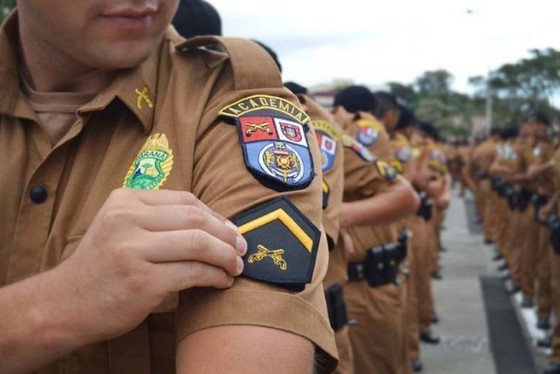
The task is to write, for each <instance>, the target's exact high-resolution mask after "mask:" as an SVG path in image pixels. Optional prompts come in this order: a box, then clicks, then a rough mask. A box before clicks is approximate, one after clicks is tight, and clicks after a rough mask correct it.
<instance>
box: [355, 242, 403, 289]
mask: <svg viewBox="0 0 560 374" xmlns="http://www.w3.org/2000/svg"><path fill="white" fill-rule="evenodd" d="M406 238H408V236H407V237H406ZM399 239H400V240H401V241H399V242H396V243H387V244H384V245H381V246H378V247H374V248H371V249H369V250H368V251H367V255H366V259H365V260H364V261H360V262H350V263H348V279H349V280H350V281H362V280H365V281H367V282H368V284H369V285H370V286H371V287H380V286H384V285H386V284H389V283H395V284H396V283H397V275H398V274H399V265H400V263H401V262H402V260H404V258H405V257H406V240H407V239H405V238H404V237H403V238H402V239H401V237H399Z"/></svg>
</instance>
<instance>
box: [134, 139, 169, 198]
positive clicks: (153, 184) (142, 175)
mask: <svg viewBox="0 0 560 374" xmlns="http://www.w3.org/2000/svg"><path fill="white" fill-rule="evenodd" d="M172 168H173V151H172V150H171V148H169V142H168V140H167V136H165V134H159V133H157V134H152V135H150V137H149V138H148V139H147V140H146V142H145V143H144V146H143V147H142V149H140V152H138V155H137V156H136V159H135V160H134V162H133V163H132V165H131V166H130V168H129V169H128V172H127V173H126V176H125V178H124V182H123V187H127V188H135V189H139V190H157V189H159V188H160V187H161V185H162V184H163V182H165V180H166V179H167V177H168V176H169V174H170V173H171V169H172Z"/></svg>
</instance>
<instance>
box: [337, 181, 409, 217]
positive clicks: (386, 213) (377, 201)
mask: <svg viewBox="0 0 560 374" xmlns="http://www.w3.org/2000/svg"><path fill="white" fill-rule="evenodd" d="M419 204H420V200H419V198H418V195H417V194H416V193H415V192H414V190H413V189H412V188H411V187H410V186H409V185H408V184H398V185H395V186H393V187H391V188H390V189H389V190H387V191H386V192H383V193H380V194H377V195H374V196H372V197H370V198H368V199H364V200H359V201H353V202H348V203H343V204H342V207H341V209H340V226H341V227H350V226H359V225H385V224H389V223H392V222H395V221H397V220H399V219H401V218H404V217H406V216H408V215H410V214H413V213H415V212H416V211H417V210H418V206H419Z"/></svg>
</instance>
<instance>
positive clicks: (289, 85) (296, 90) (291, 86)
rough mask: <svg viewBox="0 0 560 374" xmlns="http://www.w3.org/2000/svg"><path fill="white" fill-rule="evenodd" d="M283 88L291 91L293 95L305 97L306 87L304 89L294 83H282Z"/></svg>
mask: <svg viewBox="0 0 560 374" xmlns="http://www.w3.org/2000/svg"><path fill="white" fill-rule="evenodd" d="M284 87H286V88H287V89H288V90H290V91H292V93H293V94H294V95H307V92H308V90H307V87H304V86H302V85H300V84H297V83H296V82H286V83H284Z"/></svg>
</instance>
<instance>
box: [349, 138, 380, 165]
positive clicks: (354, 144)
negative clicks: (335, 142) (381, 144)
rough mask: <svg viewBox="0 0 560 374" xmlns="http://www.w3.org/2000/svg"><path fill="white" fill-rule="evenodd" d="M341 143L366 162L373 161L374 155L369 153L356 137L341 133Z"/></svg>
mask: <svg viewBox="0 0 560 374" xmlns="http://www.w3.org/2000/svg"><path fill="white" fill-rule="evenodd" d="M341 139H342V145H343V146H344V147H346V148H350V149H352V150H353V151H354V152H355V153H356V154H357V155H358V156H360V158H361V159H362V160H364V161H366V162H373V161H375V156H374V155H372V154H371V152H370V151H368V149H367V148H366V147H364V146H363V145H362V144H361V143H360V142H358V141H357V140H356V139H354V138H352V137H351V136H350V135H348V134H342V138H341Z"/></svg>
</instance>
